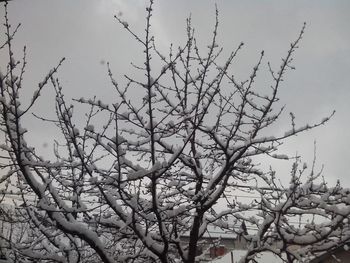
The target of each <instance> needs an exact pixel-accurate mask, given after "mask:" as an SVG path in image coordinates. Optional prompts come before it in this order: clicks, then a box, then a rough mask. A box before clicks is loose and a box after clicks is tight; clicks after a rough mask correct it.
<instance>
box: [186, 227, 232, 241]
mask: <svg viewBox="0 0 350 263" xmlns="http://www.w3.org/2000/svg"><path fill="white" fill-rule="evenodd" d="M189 235H190V232H186V233H185V234H183V235H182V236H184V237H188V236H189ZM203 238H211V239H217V238H224V239H236V238H237V234H236V233H234V232H232V231H228V230H224V229H222V228H220V227H217V226H210V225H209V226H208V227H207V231H205V233H204V235H203Z"/></svg>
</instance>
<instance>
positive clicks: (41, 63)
mask: <svg viewBox="0 0 350 263" xmlns="http://www.w3.org/2000/svg"><path fill="white" fill-rule="evenodd" d="M215 3H216V4H217V6H218V9H219V20H220V26H219V40H220V42H221V44H222V45H223V46H224V48H225V50H226V51H227V52H228V51H230V49H233V48H235V47H237V45H238V44H239V43H240V42H241V41H243V42H244V43H245V44H246V45H245V47H244V49H243V50H242V52H241V54H240V56H239V58H238V60H237V61H236V64H235V70H236V71H237V74H238V75H239V76H242V77H247V76H249V74H250V71H249V70H250V69H251V68H252V66H254V64H255V63H256V59H257V58H258V56H259V53H260V51H261V50H262V49H263V50H265V52H266V58H265V61H264V67H265V70H266V63H267V61H270V62H271V63H272V65H273V66H275V67H276V68H277V67H278V65H279V63H280V58H281V57H282V56H284V55H285V54H286V51H287V50H288V48H289V44H290V43H291V42H292V41H293V40H295V39H296V37H297V35H298V33H299V31H300V29H301V27H302V25H303V22H306V23H307V28H306V33H305V36H304V38H303V40H302V42H301V44H300V48H299V49H298V51H297V52H296V54H295V61H294V65H295V66H296V71H292V72H289V74H288V76H287V77H286V78H285V82H284V84H283V87H282V88H281V90H280V98H281V102H282V103H283V104H286V105H287V106H286V112H285V115H284V116H283V119H282V120H281V122H280V124H279V125H277V126H275V127H276V133H278V132H282V131H283V130H284V129H289V127H288V126H287V123H288V120H289V119H288V115H289V114H288V113H289V112H290V111H293V112H294V113H295V115H296V122H297V124H300V125H304V124H305V123H307V122H308V123H313V122H317V121H318V120H321V119H322V118H323V117H325V116H327V115H329V114H330V113H331V112H332V111H333V110H336V111H337V112H336V115H335V116H334V117H333V118H332V119H331V120H330V121H329V123H328V124H327V125H325V126H322V127H320V128H317V129H315V130H312V131H310V132H308V133H307V134H304V135H299V136H298V137H296V138H293V139H291V140H289V141H288V143H286V144H285V145H284V148H283V149H284V150H285V151H287V152H288V153H290V154H295V153H296V152H297V153H298V154H301V155H302V156H304V159H305V161H307V162H311V161H312V156H313V154H312V153H313V145H314V140H316V141H317V164H318V165H319V167H321V166H322V165H323V164H324V165H325V168H324V172H323V175H324V176H325V178H326V180H327V181H329V182H330V183H334V182H335V181H336V180H337V179H340V180H341V181H342V182H343V185H344V186H347V187H350V176H349V163H348V162H349V161H350V133H349V128H350V123H349V122H350V118H349V116H348V113H349V112H350V105H349V99H350V89H349V78H350V77H349V75H350V28H349V25H350V15H349V14H350V1H348V0H344V1H330V0H329V1H322V0H305V1H281V0H275V1H272V0H269V1H260V0H255V1H254V0H251V1H233V0H230V1H228V0H227V1H219V0H218V1H216V2H215V1H209V0H176V1H175V0H173V1H170V0H167V1H166V0H158V1H155V6H154V9H155V11H154V16H153V24H152V25H153V33H154V35H155V37H156V42H157V43H158V45H159V47H160V48H161V49H164V50H166V48H167V47H169V45H170V44H171V43H174V44H176V45H178V44H183V43H184V39H185V32H186V31H185V19H186V17H187V16H188V15H189V14H192V19H193V25H194V26H195V28H196V35H197V38H199V39H200V41H201V43H205V42H206V41H207V42H208V43H209V40H210V34H211V32H212V29H213V24H214V14H215ZM145 4H146V1H143V0H124V1H122V0H74V1H71V0H60V1H53V0H13V1H11V2H10V3H9V16H10V21H11V22H12V24H16V23H18V22H21V23H22V27H21V29H20V31H19V33H18V34H17V37H16V40H15V49H16V51H17V52H16V54H17V58H18V59H19V58H21V56H22V54H21V53H20V52H21V49H22V47H23V45H26V46H27V52H28V57H27V60H28V68H27V71H26V75H25V83H26V85H25V89H26V90H25V91H24V93H23V94H24V95H25V96H27V97H28V98H31V95H29V94H31V92H32V91H33V89H34V88H35V86H36V85H37V83H38V82H40V81H41V80H42V78H43V77H44V76H45V75H46V73H47V72H48V70H49V69H50V68H52V67H53V66H55V65H56V64H57V62H58V61H59V59H60V58H62V57H66V58H67V60H66V62H65V63H64V64H63V66H62V68H61V69H60V71H59V75H58V76H59V77H60V79H61V82H62V84H63V88H64V90H65V93H66V97H67V98H71V97H78V98H79V97H81V96H82V95H84V96H85V97H92V96H94V95H97V96H98V97H100V98H105V99H106V100H107V101H108V102H111V101H113V100H114V99H116V95H115V94H114V93H113V89H112V86H111V84H110V82H109V79H108V76H107V69H106V63H105V62H107V61H109V62H110V63H111V67H112V69H113V72H114V74H115V76H116V77H119V76H120V77H121V76H123V74H124V73H130V71H131V70H132V68H131V66H130V61H132V60H134V61H135V60H136V61H137V60H139V59H140V58H141V57H142V55H143V53H142V50H141V49H140V46H139V45H138V44H137V43H135V41H134V40H133V39H132V38H131V37H130V35H128V34H127V33H126V32H125V30H123V28H122V27H121V26H120V25H119V24H117V23H116V21H115V19H114V18H113V16H114V15H115V14H118V13H119V12H122V17H123V19H125V20H126V21H127V22H128V23H129V25H130V26H131V27H132V28H133V29H134V30H135V31H138V32H140V33H141V34H142V33H143V30H144V29H143V28H144V25H145ZM0 10H1V11H2V14H3V7H0ZM3 39H4V34H3V31H2V34H1V42H3ZM0 58H1V59H4V56H3V55H1V56H0ZM1 65H3V61H2V62H1ZM265 84H266V83H265V81H264V80H262V84H261V85H265ZM44 95H45V97H43V98H41V100H40V101H39V104H40V106H39V105H38V106H37V107H36V108H35V111H36V112H37V113H39V112H42V113H43V114H42V115H44V116H50V114H51V115H52V112H51V113H50V111H52V109H53V106H52V105H53V102H54V97H53V96H52V95H53V94H52V92H50V91H49V89H48V90H47V91H45V92H44ZM27 126H29V127H28V128H30V129H32V131H33V132H32V133H31V134H29V135H30V138H31V142H32V143H33V144H35V145H37V147H38V148H39V149H40V148H42V146H43V145H45V143H48V144H49V145H50V144H52V137H54V136H55V135H54V134H55V133H54V129H52V128H50V127H46V126H45V125H40V123H37V122H36V121H33V120H30V121H27ZM274 165H276V167H277V168H279V169H281V173H282V175H281V176H282V177H284V178H287V176H288V174H287V172H286V171H288V170H289V167H290V165H289V164H286V163H283V162H282V163H281V162H279V163H277V164H274ZM286 167H288V169H286Z"/></svg>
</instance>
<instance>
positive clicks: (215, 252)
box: [181, 226, 246, 262]
mask: <svg viewBox="0 0 350 263" xmlns="http://www.w3.org/2000/svg"><path fill="white" fill-rule="evenodd" d="M181 240H182V241H183V242H184V243H187V242H188V241H189V233H187V234H185V235H183V236H182V237H181ZM244 249H246V242H245V239H243V238H241V237H240V236H238V235H237V234H235V233H233V232H228V231H224V230H222V229H221V228H219V227H213V226H208V229H207V231H206V232H205V233H204V235H203V237H202V238H201V239H200V241H199V245H198V254H203V256H202V259H201V260H199V261H198V262H210V261H212V260H213V259H216V258H218V257H222V256H224V255H226V254H228V253H229V252H230V251H232V250H244Z"/></svg>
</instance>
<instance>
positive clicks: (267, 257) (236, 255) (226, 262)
mask: <svg viewBox="0 0 350 263" xmlns="http://www.w3.org/2000/svg"><path fill="white" fill-rule="evenodd" d="M246 252H247V251H246V250H233V251H232V254H233V263H237V262H239V260H240V259H241V258H242V257H243V256H244V255H245V254H246ZM256 261H257V262H258V263H267V262H268V263H282V262H283V261H282V260H281V259H280V258H278V257H277V256H275V255H274V254H272V253H270V252H263V253H260V254H259V255H258V257H257V258H256ZM211 262H212V263H232V260H231V252H229V253H227V254H226V255H225V256H223V257H221V258H218V259H215V260H212V261H211Z"/></svg>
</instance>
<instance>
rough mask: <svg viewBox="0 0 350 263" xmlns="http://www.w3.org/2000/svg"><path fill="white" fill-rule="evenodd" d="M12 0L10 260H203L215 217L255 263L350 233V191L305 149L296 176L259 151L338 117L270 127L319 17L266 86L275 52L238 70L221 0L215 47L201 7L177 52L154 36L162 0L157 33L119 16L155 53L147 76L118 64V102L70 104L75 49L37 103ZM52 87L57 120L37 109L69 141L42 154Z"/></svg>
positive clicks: (6, 161)
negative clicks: (279, 173) (68, 77)
mask: <svg viewBox="0 0 350 263" xmlns="http://www.w3.org/2000/svg"><path fill="white" fill-rule="evenodd" d="M5 10H6V13H5V24H4V28H5V36H6V40H5V42H4V43H0V45H1V46H0V49H1V51H3V52H8V59H9V62H8V64H7V65H5V67H3V65H1V67H2V68H1V70H2V72H3V73H2V74H1V75H0V109H1V111H0V112H1V117H0V129H1V132H2V133H3V134H4V143H3V144H1V145H0V149H1V155H0V160H1V162H0V168H1V171H4V174H3V175H2V176H1V178H0V184H1V186H3V187H2V190H1V195H2V199H1V201H2V203H4V205H3V206H2V207H1V210H0V217H1V226H2V227H3V231H2V233H3V234H2V235H1V237H0V242H1V243H0V245H1V248H0V249H1V251H2V252H3V253H4V255H6V257H7V258H8V259H9V260H12V261H13V262H26V261H25V260H28V261H29V260H35V261H36V262H98V261H102V262H108V263H109V262H195V260H199V259H200V258H201V256H202V255H201V252H200V250H199V247H200V245H201V238H202V237H203V235H204V234H205V233H206V232H207V231H208V228H209V227H210V226H215V227H218V228H220V229H222V231H225V232H229V233H233V234H236V235H239V236H241V237H242V238H243V239H244V240H245V242H246V243H247V247H246V248H247V253H246V256H245V257H244V258H242V262H256V261H255V260H256V257H257V256H258V255H259V253H261V252H266V251H268V252H271V253H274V254H275V255H277V256H278V257H280V258H281V259H282V260H284V261H285V262H295V261H297V260H299V261H303V260H304V261H307V259H309V258H311V257H313V256H314V255H317V253H319V252H321V251H325V250H327V249H331V248H334V247H336V246H338V245H339V244H343V243H344V242H345V241H347V240H348V239H349V237H350V233H349V231H348V217H349V213H350V206H349V203H350V200H349V198H348V196H349V190H348V189H343V188H342V187H341V186H340V185H339V184H338V185H336V186H335V187H333V188H330V187H328V186H327V184H326V183H325V182H324V181H322V180H320V179H321V178H320V174H317V173H315V172H314V166H313V167H312V168H309V169H308V168H307V166H306V165H305V164H302V163H301V160H300V158H299V157H296V158H292V160H293V167H292V170H291V176H290V178H291V180H290V184H289V185H288V186H285V187H284V186H281V185H280V184H279V181H278V179H277V178H276V176H275V171H273V170H269V171H263V170H262V169H261V168H260V167H259V165H258V164H257V163H256V162H255V160H254V158H255V157H257V156H267V157H268V158H267V159H266V160H269V158H275V159H290V158H289V157H288V156H286V155H281V154H278V148H279V146H280V145H281V144H282V143H283V141H284V140H285V139H287V138H289V137H291V136H294V135H296V134H298V133H301V132H304V131H307V130H310V129H312V128H315V127H317V126H320V125H322V124H324V123H325V122H327V121H328V119H329V117H331V116H329V117H327V118H324V119H323V120H321V121H320V122H318V123H315V124H312V125H309V124H307V125H304V126H301V127H297V126H296V125H295V122H294V115H291V116H292V125H291V129H290V130H289V131H286V132H285V133H283V134H274V135H271V136H264V135H263V134H264V133H265V131H266V130H267V129H268V128H269V127H270V126H271V125H273V124H275V123H276V122H277V120H278V118H279V117H280V116H281V114H282V112H283V108H281V109H275V107H276V103H277V101H278V96H277V95H278V90H279V88H280V86H281V83H282V81H283V80H284V77H285V74H286V72H287V71H288V70H289V69H291V68H293V66H292V57H293V53H294V51H295V50H296V49H297V48H298V44H299V42H300V40H301V39H302V36H303V34H304V27H305V26H304V27H303V28H302V30H301V32H300V34H299V36H298V37H297V39H296V40H295V41H294V42H292V43H291V45H290V48H289V50H288V52H287V54H286V56H285V58H283V59H282V63H281V65H280V67H279V68H278V70H276V71H274V70H273V69H272V67H270V66H269V68H268V70H269V72H270V75H271V86H270V93H269V94H268V95H265V94H260V93H258V91H257V89H256V85H257V84H256V83H255V82H256V79H257V75H258V73H259V70H260V69H261V67H262V65H263V59H264V52H261V54H260V56H259V57H258V60H257V63H256V65H255V66H254V67H253V69H252V71H251V73H250V75H249V77H248V78H247V79H246V80H244V81H239V80H237V79H236V78H235V76H234V75H232V70H231V66H232V64H233V63H234V62H235V58H236V57H237V55H238V53H239V51H240V50H241V49H242V47H243V43H241V44H239V45H238V47H237V48H236V49H234V50H233V52H232V53H231V54H230V55H229V56H228V57H227V58H226V59H222V48H220V47H219V45H218V43H217V33H218V25H219V22H218V11H217V10H216V15H215V19H216V20H215V25H214V30H213V35H212V38H211V42H210V44H209V46H208V47H207V49H206V50H205V52H204V53H205V55H202V51H201V50H200V48H199V46H198V43H197V41H196V37H195V34H194V29H193V27H192V24H191V19H188V20H187V28H186V29H187V31H186V32H187V41H186V43H185V44H184V45H183V46H181V47H179V48H174V47H173V46H172V47H171V49H170V52H169V53H168V54H167V55H163V53H162V52H161V51H160V50H159V49H158V48H157V46H156V38H155V36H153V35H152V27H151V25H152V23H151V17H152V14H153V1H150V4H149V6H148V7H147V8H146V14H147V15H146V27H145V29H146V30H145V32H146V33H145V35H144V36H142V35H139V34H138V33H136V32H134V31H133V30H132V28H131V27H130V26H129V24H128V23H127V22H125V21H123V20H122V18H121V17H119V16H116V17H115V18H116V20H117V21H118V22H119V23H120V24H121V25H122V26H123V27H124V28H125V29H126V31H127V32H129V33H130V34H131V36H132V37H133V38H134V39H135V41H137V42H138V43H139V44H140V46H141V47H142V48H143V52H144V55H145V57H144V64H143V65H141V66H139V65H134V67H135V70H136V71H141V72H142V73H143V75H142V76H143V78H137V77H133V76H128V75H125V85H124V84H123V85H121V84H119V83H118V81H117V80H116V79H115V78H114V76H113V73H112V70H111V68H110V66H109V65H108V75H109V77H110V80H111V83H112V85H113V88H114V90H115V93H116V94H117V99H116V100H115V103H113V104H105V103H103V102H102V101H100V100H98V99H96V98H92V99H89V98H80V99H76V100H74V101H75V104H74V105H73V104H70V103H69V102H68V101H67V100H66V99H65V97H64V95H63V87H62V86H61V83H60V82H59V79H58V78H57V71H58V69H59V67H60V66H61V64H62V63H63V60H64V59H62V60H61V61H60V62H59V63H58V65H57V66H56V67H54V68H53V69H52V70H51V71H50V72H49V73H48V74H47V75H46V76H45V77H44V79H43V80H42V82H40V83H39V85H38V89H37V90H36V91H35V92H34V93H33V97H32V100H31V101H30V103H29V104H28V106H23V105H21V103H20V99H21V95H20V91H21V89H22V88H23V83H22V80H23V74H24V72H25V69H26V49H24V55H23V59H22V60H21V61H17V60H16V58H15V56H14V54H13V48H12V43H13V37H14V35H15V33H16V31H17V28H16V29H15V30H14V31H11V27H10V24H9V21H8V14H7V3H5ZM159 65H161V66H159ZM50 85H51V86H52V87H53V89H54V90H55V94H56V97H55V111H56V117H57V118H56V119H54V120H49V119H46V118H44V117H37V118H39V119H41V120H42V121H44V122H49V123H51V124H52V125H55V126H56V127H57V129H58V131H59V132H60V134H61V136H62V140H60V141H56V142H55V146H54V154H55V159H54V160H47V159H44V158H43V157H40V156H39V155H38V154H37V152H36V151H35V149H34V148H33V146H32V145H30V142H28V141H26V139H25V137H26V135H25V134H26V132H27V130H26V129H25V128H24V127H23V126H22V123H23V119H24V118H25V117H26V116H27V115H28V114H29V113H30V111H31V110H32V106H33V105H35V104H36V103H37V102H38V100H39V99H40V93H41V91H42V89H43V88H44V87H47V86H50ZM47 88H48V87H47ZM80 104H82V105H81V106H82V107H87V108H88V110H87V111H86V114H85V115H84V116H85V121H84V123H83V124H81V123H79V122H77V121H76V118H74V116H73V109H74V107H77V106H78V105H79V106H80ZM35 116H36V115H35ZM102 121H104V123H101V122H102ZM242 191H244V192H247V193H248V194H251V195H255V196H258V197H257V198H256V199H252V200H253V201H251V202H239V201H238V200H237V199H236V198H234V196H235V195H236V194H239V193H242ZM13 195H16V196H18V197H19V199H20V200H21V203H22V205H21V206H19V203H18V202H17V201H14V205H15V206H16V207H15V209H13V206H9V205H5V203H6V202H5V201H4V200H6V199H8V198H9V196H13ZM305 220H308V223H307V224H305V223H303V222H305ZM298 222H299V223H298ZM242 225H247V226H249V229H250V230H249V231H247V230H246V229H244V231H243V230H242V228H241V227H240V226H242ZM251 229H252V230H251ZM184 236H186V237H188V239H184V238H183V237H184ZM209 245H210V244H209ZM207 247H209V246H207ZM296 248H297V249H296ZM202 252H203V253H204V251H202ZM23 260H24V261H23ZM12 261H11V262H12Z"/></svg>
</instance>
